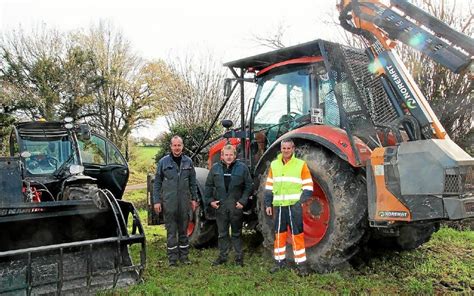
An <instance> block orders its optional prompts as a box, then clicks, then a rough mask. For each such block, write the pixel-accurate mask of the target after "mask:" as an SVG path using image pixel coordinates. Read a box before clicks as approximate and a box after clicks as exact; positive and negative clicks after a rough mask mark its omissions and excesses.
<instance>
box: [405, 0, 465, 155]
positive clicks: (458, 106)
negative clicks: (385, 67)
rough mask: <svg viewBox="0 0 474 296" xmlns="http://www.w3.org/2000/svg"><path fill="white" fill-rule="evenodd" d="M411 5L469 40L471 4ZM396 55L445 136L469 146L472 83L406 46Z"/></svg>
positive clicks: (424, 2) (424, 1) (420, 1)
mask: <svg viewBox="0 0 474 296" xmlns="http://www.w3.org/2000/svg"><path fill="white" fill-rule="evenodd" d="M414 3H415V4H416V5H417V6H418V7H421V8H423V9H424V10H425V11H427V12H428V13H430V14H431V15H433V16H436V17H437V18H439V19H440V20H442V21H443V22H444V23H446V24H447V25H449V26H450V27H452V28H455V29H457V30H458V31H461V32H464V33H465V34H467V35H471V36H472V33H473V26H472V23H473V4H472V3H469V5H468V7H463V8H464V9H461V7H459V6H458V5H459V3H458V2H457V1H447V0H441V1H438V2H436V3H434V2H432V1H428V0H418V1H414ZM465 9H467V11H466V10H465ZM397 51H398V53H399V54H400V56H401V58H402V59H403V61H404V62H405V64H406V65H407V67H408V69H409V71H410V72H411V74H412V76H413V77H414V79H415V81H416V82H417V84H418V85H419V87H420V89H421V91H422V93H423V94H424V95H425V96H426V98H427V100H428V101H429V102H430V104H431V106H432V108H433V110H434V112H435V113H436V115H437V116H438V117H439V119H440V121H441V123H442V125H443V126H444V128H445V129H446V131H447V133H448V134H449V135H450V136H451V137H452V138H453V140H454V141H456V142H457V143H458V144H459V145H461V146H462V147H466V148H467V147H468V146H469V145H472V143H473V126H472V125H473V103H472V81H471V80H470V79H469V77H468V75H465V74H464V75H463V74H455V73H453V72H451V71H450V70H449V69H447V68H445V67H443V66H441V65H439V64H437V63H435V62H433V61H432V60H431V59H430V58H429V57H427V56H425V55H423V54H422V53H420V52H419V51H416V50H414V49H412V48H410V47H408V46H406V45H399V46H398V48H397Z"/></svg>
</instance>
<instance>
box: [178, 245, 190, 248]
mask: <svg viewBox="0 0 474 296" xmlns="http://www.w3.org/2000/svg"><path fill="white" fill-rule="evenodd" d="M179 247H180V248H181V249H184V248H189V245H185V246H179Z"/></svg>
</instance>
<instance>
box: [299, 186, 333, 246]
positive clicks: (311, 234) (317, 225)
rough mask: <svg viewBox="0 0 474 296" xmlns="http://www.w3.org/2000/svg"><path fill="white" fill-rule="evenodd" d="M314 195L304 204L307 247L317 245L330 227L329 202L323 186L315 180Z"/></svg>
mask: <svg viewBox="0 0 474 296" xmlns="http://www.w3.org/2000/svg"><path fill="white" fill-rule="evenodd" d="M313 184H314V185H313V195H312V196H311V197H310V198H309V200H308V201H307V202H305V203H304V204H303V224H304V234H305V246H306V247H312V246H315V245H317V244H318V243H319V242H320V241H321V240H322V239H323V237H324V235H325V234H326V232H327V230H328V227H329V220H330V207H329V200H328V198H327V196H326V194H325V193H324V191H323V190H322V188H321V186H320V185H319V184H318V182H317V181H316V180H314V179H313Z"/></svg>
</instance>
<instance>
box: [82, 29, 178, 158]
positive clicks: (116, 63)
mask: <svg viewBox="0 0 474 296" xmlns="http://www.w3.org/2000/svg"><path fill="white" fill-rule="evenodd" d="M80 40H81V41H80V42H81V44H82V46H83V47H84V48H86V49H87V50H90V51H92V52H93V55H94V62H95V71H96V75H97V77H100V79H101V83H100V84H99V87H98V88H97V89H96V91H94V93H93V99H94V104H91V105H89V107H88V111H89V113H90V114H91V117H90V119H91V120H89V123H90V124H91V125H92V126H93V127H94V128H95V129H97V130H99V131H101V132H103V134H104V135H105V136H106V137H108V138H109V139H112V140H113V142H114V143H116V144H117V146H119V147H120V148H121V149H125V150H127V151H128V138H129V136H130V134H131V131H132V129H134V128H136V127H139V126H141V125H143V124H146V123H148V122H149V121H151V120H153V119H155V118H156V116H157V115H158V114H159V113H160V112H161V108H160V106H161V105H162V104H163V102H162V99H163V96H164V93H160V92H162V88H161V87H160V84H162V83H165V82H164V81H163V79H166V77H167V76H169V75H168V74H169V70H168V68H167V66H166V65H165V64H164V63H163V62H161V61H157V62H147V61H145V60H143V59H142V58H141V57H139V56H138V55H136V54H135V53H134V52H133V51H132V48H131V45H130V43H129V41H128V40H126V39H125V37H124V36H123V35H122V33H121V32H120V31H119V30H116V29H115V28H114V27H113V26H112V25H110V24H104V23H100V24H99V25H97V26H94V27H91V28H90V30H89V32H87V33H86V34H84V33H83V34H81V35H80Z"/></svg>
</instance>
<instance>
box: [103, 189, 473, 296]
mask: <svg viewBox="0 0 474 296" xmlns="http://www.w3.org/2000/svg"><path fill="white" fill-rule="evenodd" d="M145 197H146V192H145V190H139V191H132V192H127V194H126V196H125V199H127V200H131V201H133V202H134V203H135V204H136V205H138V206H139V207H140V208H141V209H140V210H139V212H140V216H141V218H142V221H143V223H144V224H145V232H146V235H147V267H146V270H145V273H144V282H143V283H141V284H138V285H135V286H132V287H129V288H127V289H121V290H116V291H114V292H110V291H109V292H106V294H115V295H129V294H130V295H163V294H164V295H176V294H178V295H295V294H297V295H320V294H321V295H327V294H344V295H351V294H357V295H358V294H375V295H381V294H383V295H398V294H402V295H414V294H416V295H420V294H422V295H425V294H465V295H468V294H471V295H472V293H473V291H474V277H473V276H472V275H473V274H474V232H473V231H457V230H454V229H451V228H446V227H443V228H441V230H440V231H438V232H437V233H435V234H434V235H433V238H432V239H431V240H430V241H429V242H428V243H426V244H424V245H423V246H421V247H419V248H418V249H416V250H413V251H407V252H396V251H378V252H377V253H376V254H374V255H373V257H372V258H371V259H370V260H368V261H366V262H365V263H364V264H363V265H362V266H360V267H358V268H357V269H354V268H352V267H347V268H346V269H344V270H341V271H338V272H333V273H329V274H312V275H310V276H309V277H306V278H300V277H298V276H297V275H296V273H295V272H294V271H292V270H285V271H282V272H280V273H277V274H273V275H272V274H270V273H269V272H268V270H269V269H270V268H271V266H272V264H273V262H272V258H271V256H270V254H269V252H268V251H267V250H264V249H263V248H262V247H252V244H251V243H250V240H252V235H250V234H246V235H244V242H245V255H246V258H245V266H244V267H243V268H241V267H237V266H235V265H233V264H232V261H230V263H227V265H225V266H222V267H212V266H211V262H212V261H213V260H214V259H215V258H216V257H217V255H218V252H217V249H212V248H211V249H203V250H196V249H192V250H191V253H190V258H191V260H192V261H193V265H191V266H179V267H177V268H170V267H168V264H167V257H166V236H165V229H164V227H163V226H148V225H146V221H147V218H146V217H147V213H146V209H145V206H146V202H145ZM132 256H133V257H134V258H138V254H137V252H136V251H135V250H132ZM231 259H232V257H231Z"/></svg>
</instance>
